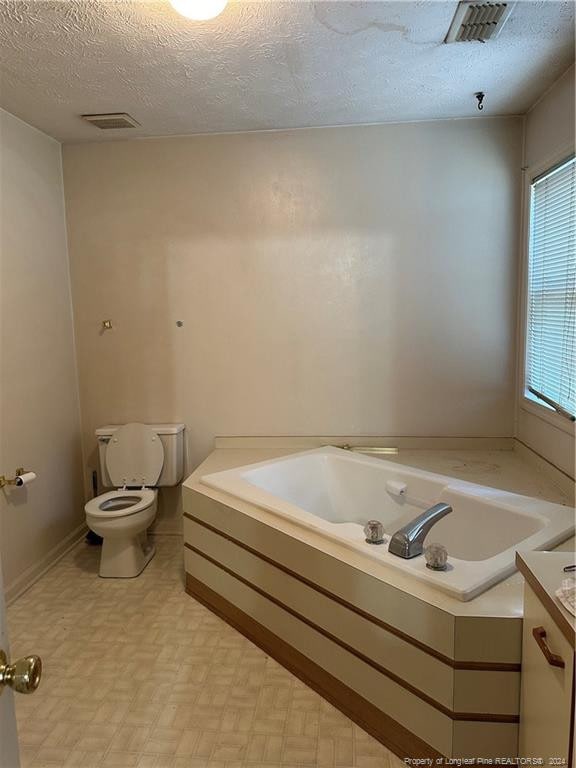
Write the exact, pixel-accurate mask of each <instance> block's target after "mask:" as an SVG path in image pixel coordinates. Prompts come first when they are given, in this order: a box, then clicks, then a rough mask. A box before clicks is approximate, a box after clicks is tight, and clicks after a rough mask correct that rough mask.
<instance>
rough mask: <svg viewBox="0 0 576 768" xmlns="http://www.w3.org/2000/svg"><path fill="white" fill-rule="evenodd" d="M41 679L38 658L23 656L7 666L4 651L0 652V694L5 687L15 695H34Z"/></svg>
mask: <svg viewBox="0 0 576 768" xmlns="http://www.w3.org/2000/svg"><path fill="white" fill-rule="evenodd" d="M41 677H42V659H41V658H40V656H24V657H23V658H22V659H18V661H15V662H14V664H8V659H7V658H6V654H5V653H4V651H0V693H2V690H3V688H4V686H5V685H8V686H10V688H12V690H13V691H16V692H17V693H34V691H35V690H36V688H38V686H39V685H40V678H41Z"/></svg>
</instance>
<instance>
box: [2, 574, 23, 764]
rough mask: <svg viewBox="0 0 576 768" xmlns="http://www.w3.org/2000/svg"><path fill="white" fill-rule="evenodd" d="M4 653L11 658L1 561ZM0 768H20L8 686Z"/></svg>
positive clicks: (12, 698)
mask: <svg viewBox="0 0 576 768" xmlns="http://www.w3.org/2000/svg"><path fill="white" fill-rule="evenodd" d="M2 651H4V653H5V654H6V657H7V658H10V648H9V646H8V627H7V626H6V609H5V606H4V582H3V580H2V562H1V561H0V658H1V652H2ZM0 663H1V661H0ZM0 768H20V757H19V754H18V732H17V731H16V713H15V710H14V692H13V691H12V690H11V689H10V688H9V687H8V686H7V685H3V686H2V688H1V689H0Z"/></svg>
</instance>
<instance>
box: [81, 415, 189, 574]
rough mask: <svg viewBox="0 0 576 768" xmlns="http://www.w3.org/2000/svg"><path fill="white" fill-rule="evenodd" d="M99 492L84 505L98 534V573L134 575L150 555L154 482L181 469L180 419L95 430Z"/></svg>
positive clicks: (173, 479)
mask: <svg viewBox="0 0 576 768" xmlns="http://www.w3.org/2000/svg"><path fill="white" fill-rule="evenodd" d="M96 437H97V439H98V453H99V460H100V472H101V480H102V485H103V486H104V487H114V488H116V490H113V491H108V492H106V493H102V494H101V495H100V496H96V497H95V498H94V499H91V500H90V501H89V502H88V503H87V504H86V506H85V507H84V509H85V511H86V524H87V525H88V527H89V528H90V530H92V531H94V533H97V534H98V535H99V536H101V537H102V539H103V543H102V554H101V556H100V571H99V573H100V576H102V577H104V578H116V579H129V578H133V577H134V576H138V574H140V573H141V572H142V571H143V570H144V568H145V567H146V566H147V565H148V563H149V562H150V560H151V559H152V558H153V557H154V545H153V544H152V543H151V542H150V540H149V539H148V535H147V530H148V528H149V527H150V526H151V525H152V523H153V522H154V519H155V517H156V512H157V509H158V490H157V489H158V488H159V487H161V486H174V485H177V484H178V483H179V482H180V481H181V480H182V476H183V473H184V425H183V424H139V423H132V424H124V425H122V426H119V425H110V426H106V427H100V428H99V429H97V430H96Z"/></svg>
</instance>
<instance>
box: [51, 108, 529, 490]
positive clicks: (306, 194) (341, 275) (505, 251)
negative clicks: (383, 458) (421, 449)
mask: <svg viewBox="0 0 576 768" xmlns="http://www.w3.org/2000/svg"><path fill="white" fill-rule="evenodd" d="M521 127H522V126H521V120H520V119H517V118H502V119H501V118H496V119H494V118H493V119H482V118H479V119H472V120H455V121H434V122H427V123H412V124H403V125H382V126H366V127H351V128H319V129H313V130H300V131H277V132H261V133H252V134H236V135H215V136H190V137H185V138H172V139H151V140H142V141H116V142H115V141H112V142H106V143H93V144H82V145H67V146H65V147H64V150H63V153H64V171H65V187H66V205H67V215H68V232H69V242H70V253H71V273H72V281H73V289H74V290H73V295H74V304H75V318H76V333H77V339H78V357H79V375H80V387H81V395H82V407H83V431H84V444H85V452H86V467H85V471H86V482H87V486H88V489H90V483H91V473H92V470H93V469H95V468H96V454H95V451H94V441H93V433H94V429H96V427H98V426H99V425H101V424H103V423H106V422H108V421H109V420H114V421H117V422H123V421H125V420H136V421H145V422H149V423H152V422H158V421H182V422H184V423H186V424H187V425H188V427H189V429H188V443H189V449H190V453H189V466H195V465H197V464H198V462H199V461H201V460H202V459H203V458H205V456H206V455H207V454H208V453H209V451H210V450H211V448H212V445H213V437H214V435H325V434H328V435H334V434H343V435H351V434H352V435H370V434H372V435H421V436H455V435H457V436H472V437H476V436H485V437H496V436H501V437H512V436H513V421H514V418H513V417H514V368H515V332H516V312H515V300H516V268H517V256H518V248H517V236H518V231H519V227H518V213H519V193H520V165H521V158H520V150H521ZM482 222H489V226H483V225H482ZM104 318H110V319H111V320H112V321H113V328H112V329H111V330H108V331H106V332H104V333H101V332H100V329H101V323H102V319H104Z"/></svg>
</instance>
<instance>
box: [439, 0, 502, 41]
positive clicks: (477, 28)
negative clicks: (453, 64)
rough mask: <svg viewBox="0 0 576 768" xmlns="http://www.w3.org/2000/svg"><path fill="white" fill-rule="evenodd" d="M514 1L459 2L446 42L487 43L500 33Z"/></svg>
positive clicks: (465, 0)
mask: <svg viewBox="0 0 576 768" xmlns="http://www.w3.org/2000/svg"><path fill="white" fill-rule="evenodd" d="M513 5H514V3H511V2H510V3H478V2H474V0H472V1H471V0H463V1H462V2H460V3H459V4H458V7H457V8H456V13H455V14H454V18H453V19H452V24H451V25H450V29H449V30H448V34H447V35H446V38H445V40H444V42H445V43H469V42H472V41H477V42H480V43H485V42H486V40H490V39H493V38H495V37H497V36H498V35H499V34H500V30H501V29H502V27H503V26H504V23H505V22H506V20H507V18H508V16H510V11H511V10H512V6H513Z"/></svg>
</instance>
